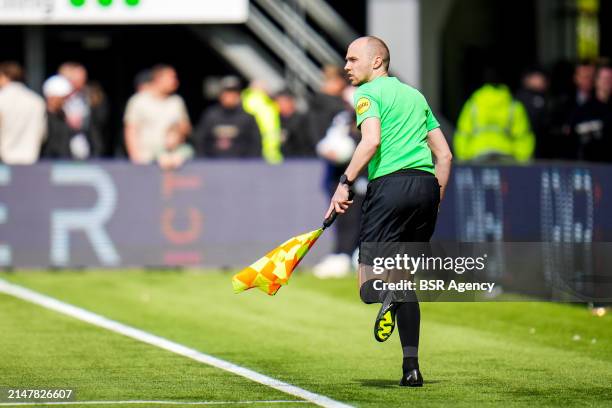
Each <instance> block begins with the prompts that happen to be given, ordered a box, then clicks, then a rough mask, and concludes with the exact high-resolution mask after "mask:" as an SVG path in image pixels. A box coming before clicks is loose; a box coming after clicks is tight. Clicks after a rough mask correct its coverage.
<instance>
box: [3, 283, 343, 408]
mask: <svg viewBox="0 0 612 408" xmlns="http://www.w3.org/2000/svg"><path fill="white" fill-rule="evenodd" d="M0 292H3V293H6V294H8V295H11V296H14V297H16V298H19V299H22V300H25V301H28V302H30V303H34V304H37V305H40V306H42V307H44V308H46V309H50V310H54V311H56V312H59V313H62V314H65V315H68V316H71V317H74V318H75V319H79V320H82V321H84V322H87V323H90V324H93V325H94V326H98V327H102V328H105V329H107V330H110V331H113V332H115V333H119V334H123V335H124V336H127V337H131V338H133V339H135V340H138V341H141V342H143V343H147V344H150V345H153V346H156V347H159V348H161V349H164V350H168V351H171V352H173V353H175V354H179V355H181V356H184V357H187V358H190V359H192V360H195V361H198V362H200V363H204V364H208V365H210V366H213V367H216V368H219V369H221V370H225V371H228V372H230V373H232V374H236V375H239V376H241V377H244V378H248V379H249V380H252V381H255V382H257V383H260V384H263V385H265V386H268V387H270V388H274V389H276V390H279V391H282V392H284V393H285V394H289V395H293V396H295V397H299V398H302V399H304V400H306V401H310V402H312V403H313V404H316V405H319V406H321V407H326V408H350V407H352V406H351V405H347V404H344V403H342V402H339V401H336V400H333V399H331V398H329V397H326V396H324V395H320V394H316V393H314V392H311V391H307V390H305V389H303V388H300V387H297V386H295V385H291V384H288V383H286V382H283V381H280V380H277V379H274V378H272V377H268V376H267V375H263V374H260V373H258V372H256V371H253V370H250V369H248V368H245V367H242V366H239V365H237V364H233V363H230V362H229V361H225V360H221V359H220V358H217V357H213V356H211V355H208V354H204V353H201V352H199V351H197V350H195V349H192V348H190V347H187V346H184V345H182V344H179V343H175V342H173V341H171V340H168V339H165V338H163V337H159V336H156V335H154V334H151V333H148V332H146V331H144V330H140V329H137V328H135V327H131V326H127V325H125V324H123V323H119V322H117V321H114V320H111V319H108V318H106V317H104V316H101V315H98V314H96V313H93V312H90V311H88V310H85V309H81V308H80V307H77V306H73V305H71V304H68V303H65V302H62V301H61V300H58V299H55V298H52V297H50V296H46V295H43V294H41V293H38V292H35V291H33V290H30V289H27V288H24V287H23V286H19V285H15V284H12V283H9V282H7V281H5V280H2V279H0Z"/></svg>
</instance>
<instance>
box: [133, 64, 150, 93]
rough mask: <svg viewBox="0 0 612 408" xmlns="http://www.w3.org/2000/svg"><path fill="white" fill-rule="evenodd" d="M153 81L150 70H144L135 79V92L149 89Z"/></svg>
mask: <svg viewBox="0 0 612 408" xmlns="http://www.w3.org/2000/svg"><path fill="white" fill-rule="evenodd" d="M152 81H153V76H152V72H151V70H150V69H143V70H142V71H140V72H138V73H137V74H136V76H135V77H134V90H135V91H136V92H144V91H146V90H147V89H148V87H149V85H151V82H152Z"/></svg>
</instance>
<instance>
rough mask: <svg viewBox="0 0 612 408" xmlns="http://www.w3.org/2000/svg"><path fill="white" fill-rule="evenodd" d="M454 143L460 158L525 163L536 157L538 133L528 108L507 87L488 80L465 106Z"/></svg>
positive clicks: (461, 159)
mask: <svg viewBox="0 0 612 408" xmlns="http://www.w3.org/2000/svg"><path fill="white" fill-rule="evenodd" d="M453 144H454V150H455V157H456V158H457V159H458V160H459V161H468V160H472V161H474V160H476V161H486V160H511V161H517V162H520V163H524V162H527V161H529V160H530V159H531V158H532V156H533V151H534V148H535V136H534V134H533V132H532V131H531V125H530V123H529V117H528V116H527V111H526V110H525V107H524V106H523V104H521V103H520V102H519V101H517V100H515V99H514V98H513V97H512V94H511V93H510V90H509V89H508V87H507V86H505V85H502V84H492V83H488V84H485V85H484V86H483V87H481V88H480V89H478V90H476V92H474V93H473V94H472V96H470V98H469V99H468V100H467V102H466V103H465V105H464V106H463V109H462V111H461V114H460V115H459V121H458V123H457V131H456V133H455V137H454V140H453Z"/></svg>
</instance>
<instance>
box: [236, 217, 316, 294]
mask: <svg viewBox="0 0 612 408" xmlns="http://www.w3.org/2000/svg"><path fill="white" fill-rule="evenodd" d="M322 233H323V228H319V229H318V230H315V231H311V232H308V233H306V234H302V235H298V236H297V237H293V238H291V239H289V240H287V241H286V242H284V243H283V244H282V245H280V246H279V247H278V248H275V249H273V250H272V251H270V252H268V254H267V255H266V256H264V257H263V258H261V259H260V260H258V261H257V262H255V263H254V264H252V265H251V266H248V267H246V268H244V269H243V270H242V271H240V272H239V273H237V274H236V275H234V277H233V278H232V284H233V286H234V292H236V293H240V292H243V291H245V290H248V289H251V288H259V289H260V290H263V291H264V292H266V293H267V294H268V295H270V296H272V295H274V294H276V292H277V291H278V290H279V289H280V287H281V286H282V285H286V284H287V282H288V281H289V278H290V277H291V273H293V270H294V269H295V267H296V266H297V265H298V264H299V263H300V261H301V260H302V258H303V257H304V255H306V254H307V253H308V250H310V248H312V246H313V245H314V243H315V242H316V241H317V239H318V238H319V237H320V236H321V234H322Z"/></svg>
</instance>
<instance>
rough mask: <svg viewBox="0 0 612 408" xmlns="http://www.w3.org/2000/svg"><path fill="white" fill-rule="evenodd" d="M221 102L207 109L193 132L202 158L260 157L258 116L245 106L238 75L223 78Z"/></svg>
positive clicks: (220, 94)
mask: <svg viewBox="0 0 612 408" xmlns="http://www.w3.org/2000/svg"><path fill="white" fill-rule="evenodd" d="M220 85H221V91H220V93H219V103H218V104H217V105H215V106H212V107H210V108H208V109H206V110H205V111H204V112H203V113H202V116H201V118H200V122H199V123H198V126H197V128H196V131H195V134H194V142H195V145H196V150H197V154H198V156H200V157H216V158H238V157H261V136H260V133H259V128H258V127H257V123H256V122H255V118H254V117H253V116H252V115H250V114H248V113H246V112H245V111H244V109H243V108H242V98H241V95H240V91H241V84H240V80H239V79H238V78H236V77H232V76H229V77H225V78H223V79H222V80H221V84H220Z"/></svg>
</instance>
